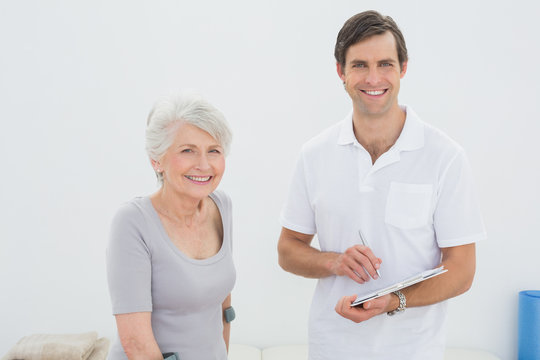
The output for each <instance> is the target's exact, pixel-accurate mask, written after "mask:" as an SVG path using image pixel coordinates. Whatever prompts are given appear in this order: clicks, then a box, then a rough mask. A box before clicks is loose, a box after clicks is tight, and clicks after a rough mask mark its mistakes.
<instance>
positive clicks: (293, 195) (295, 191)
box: [280, 153, 317, 235]
mask: <svg viewBox="0 0 540 360" xmlns="http://www.w3.org/2000/svg"><path fill="white" fill-rule="evenodd" d="M304 163H305V160H304V157H303V153H301V154H300V156H299V158H298V161H297V163H296V169H295V170H294V172H293V177H292V180H291V183H290V187H289V193H288V197H287V199H286V202H285V206H284V207H283V209H282V211H281V216H280V224H281V226H283V227H285V228H287V229H290V230H293V231H296V232H300V233H302V234H309V235H313V234H315V233H316V232H317V226H316V224H315V214H314V212H313V208H312V206H311V202H310V199H309V193H308V189H307V181H306V179H307V176H306V170H305V164H304Z"/></svg>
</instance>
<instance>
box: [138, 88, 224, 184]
mask: <svg viewBox="0 0 540 360" xmlns="http://www.w3.org/2000/svg"><path fill="white" fill-rule="evenodd" d="M182 124H191V125H194V126H196V127H198V128H199V129H201V130H204V131H206V132H207V133H209V134H210V135H211V136H212V137H213V138H214V139H216V140H217V141H218V143H219V144H220V145H221V147H222V148H223V151H224V153H225V155H227V154H228V153H229V148H230V145H231V141H232V132H231V130H230V128H229V125H228V124H227V121H226V120H225V117H224V116H223V114H222V113H221V112H220V111H219V110H218V109H216V108H215V107H214V106H213V105H211V104H210V103H209V102H208V101H206V100H205V99H204V98H203V97H202V96H200V95H198V94H196V93H177V94H173V95H169V96H167V97H164V98H162V99H160V100H158V101H157V102H156V103H155V104H154V106H153V108H152V110H151V111H150V114H149V115H148V120H147V122H146V153H147V154H148V157H149V158H150V160H155V161H159V160H160V159H161V157H162V156H163V155H164V154H165V152H167V150H168V149H169V147H170V146H171V145H172V143H173V141H174V137H175V135H176V132H177V131H178V129H179V127H180V125H182ZM156 176H157V178H158V181H159V183H160V184H163V174H162V173H158V172H156Z"/></svg>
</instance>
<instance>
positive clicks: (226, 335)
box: [221, 294, 231, 353]
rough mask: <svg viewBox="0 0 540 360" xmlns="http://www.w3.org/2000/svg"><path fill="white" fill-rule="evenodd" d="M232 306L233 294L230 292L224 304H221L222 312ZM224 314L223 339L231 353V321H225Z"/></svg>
mask: <svg viewBox="0 0 540 360" xmlns="http://www.w3.org/2000/svg"><path fill="white" fill-rule="evenodd" d="M229 306H231V294H229V295H228V296H227V297H226V298H225V301H224V302H223V304H221V311H222V314H223V312H224V311H225V309H226V308H228V307H229ZM222 316H223V340H225V345H226V346H227V353H229V337H230V335H231V323H228V322H226V321H225V315H222Z"/></svg>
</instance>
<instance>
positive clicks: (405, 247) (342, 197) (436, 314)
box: [278, 11, 485, 360]
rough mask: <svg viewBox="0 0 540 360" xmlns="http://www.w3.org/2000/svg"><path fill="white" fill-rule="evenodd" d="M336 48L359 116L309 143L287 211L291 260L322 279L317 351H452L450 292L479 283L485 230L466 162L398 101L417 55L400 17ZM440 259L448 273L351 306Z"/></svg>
mask: <svg viewBox="0 0 540 360" xmlns="http://www.w3.org/2000/svg"><path fill="white" fill-rule="evenodd" d="M335 57H336V60H337V73H338V75H339V77H340V79H341V80H342V81H343V85H344V87H345V90H346V91H347V93H348V94H349V96H350V98H351V100H352V113H351V114H349V115H348V116H347V117H346V118H345V119H344V120H343V121H341V122H339V123H338V124H336V125H334V126H332V127H330V128H329V129H327V130H325V131H324V132H322V133H321V134H320V135H318V136H316V137H315V138H313V139H312V140H310V141H309V142H307V143H306V144H305V145H304V146H303V148H302V151H301V154H300V157H299V160H298V164H297V168H296V170H295V173H294V176H293V180H292V183H291V188H290V193H289V196H288V199H287V202H286V204H285V207H284V209H283V211H282V214H281V219H280V221H281V224H282V226H283V228H282V232H281V235H280V239H279V244H278V251H279V263H280V265H281V267H282V268H283V269H285V270H286V271H289V272H292V273H294V274H297V275H301V276H304V277H309V278H318V279H319V281H318V283H317V288H316V291H315V294H314V297H313V302H312V305H311V311H310V321H309V345H310V346H309V354H310V355H309V358H310V360H316V359H317V360H319V359H321V360H322V359H324V360H335V359H340V360H346V359H355V360H356V359H369V360H374V359H385V360H386V359H392V360H395V359H396V358H397V359H407V360H437V359H441V360H442V359H443V353H444V337H445V334H444V328H445V318H446V306H447V302H446V301H445V300H446V299H449V298H451V297H454V296H457V295H459V294H462V293H463V292H465V291H467V290H468V289H469V287H470V286H471V284H472V281H473V277H474V272H475V242H477V241H479V240H481V239H483V238H485V231H484V227H483V223H482V219H481V216H480V214H479V210H478V207H477V205H476V203H475V200H474V194H473V189H472V180H471V173H470V169H469V166H468V162H467V159H466V157H465V154H464V151H463V149H462V148H461V147H460V146H459V145H457V144H456V143H455V142H453V141H452V140H451V139H449V138H448V137H447V136H445V135H444V134H442V133H441V132H440V131H438V130H436V129H434V128H433V127H431V126H429V125H428V124H426V123H423V122H422V121H420V119H419V118H418V116H417V115H416V114H415V113H414V112H413V111H412V109H411V108H410V107H406V106H400V105H399V104H398V93H399V87H400V80H401V79H402V78H403V77H404V76H405V73H406V71H407V61H408V58H407V48H406V46H405V41H404V38H403V35H402V33H401V31H400V30H399V28H398V27H397V25H396V24H395V22H394V21H393V20H392V19H391V18H390V17H385V16H382V15H381V14H379V13H377V12H375V11H367V12H363V13H360V14H357V15H355V16H353V17H352V18H350V19H349V20H348V21H347V22H346V23H345V24H344V26H343V28H342V29H341V31H340V32H339V34H338V38H337V41H336V47H335ZM359 230H361V232H362V233H363V235H364V237H365V239H366V240H367V243H366V245H368V244H369V247H368V246H363V245H362V242H361V240H360V237H359V235H358V233H359ZM314 234H317V236H318V242H319V245H320V250H318V249H316V248H314V247H312V246H311V242H312V239H313V237H314ZM440 265H444V267H445V268H446V269H448V272H446V273H444V274H442V275H440V276H437V277H434V278H432V279H429V280H426V281H424V282H421V283H418V284H416V285H413V286H410V287H408V288H405V289H403V290H401V292H396V293H392V294H388V295H385V296H383V297H380V298H377V299H374V300H371V301H368V302H366V303H364V304H363V305H362V306H359V307H351V306H350V304H351V303H352V301H354V299H355V298H356V295H362V294H367V293H370V292H373V291H374V290H378V289H381V288H384V287H386V286H389V285H392V284H394V283H395V282H398V281H400V280H402V279H405V278H407V277H409V276H411V275H415V274H417V273H420V272H422V271H425V270H428V269H433V268H435V267H438V266H440ZM377 271H379V273H380V276H379V275H378V274H377ZM405 309H406V310H405ZM334 310H335V311H334ZM387 314H391V315H393V314H396V315H395V316H387ZM351 320H352V321H351Z"/></svg>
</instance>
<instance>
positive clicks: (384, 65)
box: [381, 63, 392, 67]
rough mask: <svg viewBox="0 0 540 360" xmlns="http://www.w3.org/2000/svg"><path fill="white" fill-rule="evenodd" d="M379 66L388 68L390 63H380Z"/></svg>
mask: <svg viewBox="0 0 540 360" xmlns="http://www.w3.org/2000/svg"><path fill="white" fill-rule="evenodd" d="M381 66H382V67H390V66H392V64H390V63H382V64H381Z"/></svg>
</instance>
